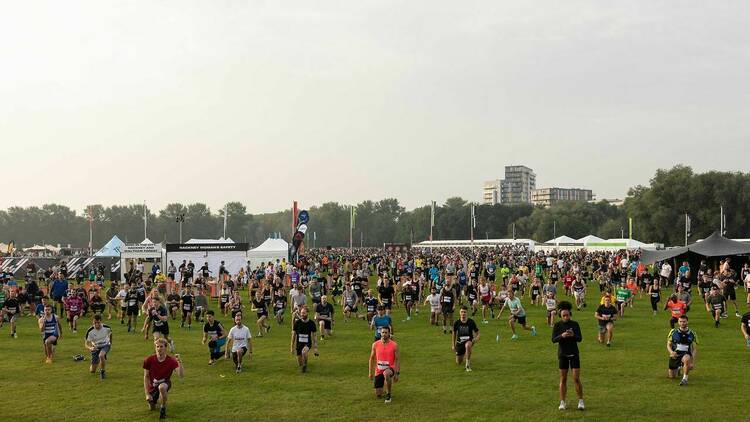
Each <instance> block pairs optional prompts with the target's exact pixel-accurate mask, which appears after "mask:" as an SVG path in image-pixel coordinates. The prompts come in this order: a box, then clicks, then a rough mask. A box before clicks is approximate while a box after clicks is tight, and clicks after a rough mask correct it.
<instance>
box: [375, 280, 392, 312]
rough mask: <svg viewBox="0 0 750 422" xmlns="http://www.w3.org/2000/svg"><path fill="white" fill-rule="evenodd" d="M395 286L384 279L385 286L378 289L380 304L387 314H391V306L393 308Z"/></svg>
mask: <svg viewBox="0 0 750 422" xmlns="http://www.w3.org/2000/svg"><path fill="white" fill-rule="evenodd" d="M395 292H396V291H395V290H394V289H393V286H392V285H391V283H390V282H389V281H388V279H387V278H385V277H383V285H382V286H380V287H378V296H379V299H380V304H381V305H383V307H384V308H385V314H386V315H390V314H391V306H393V295H394V294H395Z"/></svg>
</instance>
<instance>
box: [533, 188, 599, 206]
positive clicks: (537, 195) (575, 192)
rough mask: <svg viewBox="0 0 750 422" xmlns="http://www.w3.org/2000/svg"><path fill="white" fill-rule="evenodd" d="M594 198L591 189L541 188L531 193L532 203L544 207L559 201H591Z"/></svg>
mask: <svg viewBox="0 0 750 422" xmlns="http://www.w3.org/2000/svg"><path fill="white" fill-rule="evenodd" d="M593 199H594V193H593V192H592V191H591V189H577V188H570V189H567V188H541V189H534V190H533V192H532V193H531V203H532V204H534V205H541V206H543V207H549V206H551V205H553V204H555V203H557V202H567V201H582V202H589V201H592V200H593Z"/></svg>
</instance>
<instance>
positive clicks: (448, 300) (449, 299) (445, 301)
mask: <svg viewBox="0 0 750 422" xmlns="http://www.w3.org/2000/svg"><path fill="white" fill-rule="evenodd" d="M443 303H451V298H450V296H445V297H444V298H443Z"/></svg>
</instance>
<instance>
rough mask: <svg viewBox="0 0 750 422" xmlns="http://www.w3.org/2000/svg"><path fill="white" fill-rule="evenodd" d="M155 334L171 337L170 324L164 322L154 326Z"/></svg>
mask: <svg viewBox="0 0 750 422" xmlns="http://www.w3.org/2000/svg"><path fill="white" fill-rule="evenodd" d="M153 331H154V333H161V334H162V335H163V336H164V337H167V336H168V335H169V324H167V323H166V322H163V323H162V324H161V325H159V326H156V325H154V330H153Z"/></svg>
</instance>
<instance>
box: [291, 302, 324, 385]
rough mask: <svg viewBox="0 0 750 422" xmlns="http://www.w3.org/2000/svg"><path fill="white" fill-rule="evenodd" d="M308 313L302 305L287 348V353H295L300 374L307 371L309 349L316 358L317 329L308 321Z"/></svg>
mask: <svg viewBox="0 0 750 422" xmlns="http://www.w3.org/2000/svg"><path fill="white" fill-rule="evenodd" d="M324 297H325V296H324ZM318 306H320V305H318ZM308 312H309V311H308V310H307V306H306V305H302V307H301V308H300V310H299V315H300V317H299V319H297V320H296V321H294V327H293V328H292V343H291V345H290V346H289V351H290V352H291V353H292V354H294V353H295V352H296V353H297V365H299V367H300V371H302V372H306V371H307V356H308V353H310V349H312V350H313V353H314V354H315V356H318V338H317V337H318V336H317V334H316V332H317V331H318V327H316V326H315V323H314V322H313V321H311V320H310V319H308V317H307V315H308Z"/></svg>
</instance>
